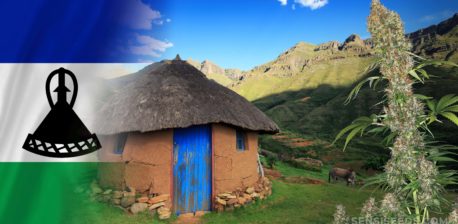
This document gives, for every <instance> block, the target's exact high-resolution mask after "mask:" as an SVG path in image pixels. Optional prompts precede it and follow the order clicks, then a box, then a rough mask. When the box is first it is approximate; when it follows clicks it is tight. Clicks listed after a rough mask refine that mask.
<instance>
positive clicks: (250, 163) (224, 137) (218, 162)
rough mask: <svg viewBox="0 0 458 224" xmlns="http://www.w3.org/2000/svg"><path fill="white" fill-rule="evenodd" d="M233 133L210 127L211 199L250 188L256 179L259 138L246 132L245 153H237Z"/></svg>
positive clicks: (227, 128)
mask: <svg viewBox="0 0 458 224" xmlns="http://www.w3.org/2000/svg"><path fill="white" fill-rule="evenodd" d="M235 132H236V131H235V129H234V128H232V127H229V126H226V125H222V124H213V125H212V135H213V136H212V150H213V178H214V179H213V195H217V194H220V193H224V192H232V191H235V190H236V189H237V188H243V187H248V186H253V185H254V184H255V183H256V181H257V180H258V178H259V174H258V167H257V159H258V157H257V150H258V135H257V133H256V132H247V138H246V146H247V149H246V150H245V151H237V149H236V134H235Z"/></svg>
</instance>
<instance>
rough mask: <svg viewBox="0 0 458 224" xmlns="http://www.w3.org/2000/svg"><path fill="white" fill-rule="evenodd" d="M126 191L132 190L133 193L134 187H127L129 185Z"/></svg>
mask: <svg viewBox="0 0 458 224" xmlns="http://www.w3.org/2000/svg"><path fill="white" fill-rule="evenodd" d="M127 191H128V192H133V193H135V192H136V191H135V188H134V187H129V186H128V187H127Z"/></svg>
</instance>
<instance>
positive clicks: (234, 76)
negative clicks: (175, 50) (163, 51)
mask: <svg viewBox="0 0 458 224" xmlns="http://www.w3.org/2000/svg"><path fill="white" fill-rule="evenodd" d="M186 61H187V62H188V63H189V64H191V65H192V66H194V67H195V68H197V69H199V70H200V71H201V72H202V73H204V74H205V75H206V76H207V77H208V78H209V79H213V80H215V81H216V82H218V83H220V84H221V85H223V86H228V85H230V84H232V83H233V82H234V81H236V80H240V78H241V77H243V75H244V72H243V71H241V70H240V69H230V68H229V69H224V68H222V67H220V66H218V65H217V64H215V63H213V62H212V61H210V60H204V61H203V62H199V61H196V60H194V59H192V58H189V59H188V60H186Z"/></svg>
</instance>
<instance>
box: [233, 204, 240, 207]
mask: <svg viewBox="0 0 458 224" xmlns="http://www.w3.org/2000/svg"><path fill="white" fill-rule="evenodd" d="M241 206H242V205H240V204H235V205H234V208H239V207H241Z"/></svg>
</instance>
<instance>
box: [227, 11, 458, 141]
mask: <svg viewBox="0 0 458 224" xmlns="http://www.w3.org/2000/svg"><path fill="white" fill-rule="evenodd" d="M457 27H458V14H455V15H454V16H453V17H451V18H450V19H447V20H445V21H443V22H441V23H439V24H437V25H434V26H430V27H428V28H425V29H421V30H418V31H416V32H413V33H410V34H407V35H406V36H407V37H408V38H409V39H410V40H411V41H412V47H413V48H412V49H413V51H414V52H415V53H417V54H420V55H422V56H425V57H428V58H434V59H441V60H444V59H446V60H450V61H454V62H458V56H457V53H456V52H457V48H458V32H457V31H458V28H457ZM375 60H376V58H375V57H374V54H373V49H372V43H371V40H370V39H367V40H363V39H361V38H360V37H359V36H358V35H355V34H352V35H351V36H349V37H348V38H347V39H346V40H345V41H344V42H343V43H340V42H338V41H330V42H326V43H323V44H319V45H313V44H308V43H304V42H299V43H297V44H296V45H294V46H293V47H291V48H290V49H288V50H286V51H285V52H284V53H282V54H280V55H279V56H278V57H277V58H276V59H274V60H272V61H270V62H267V63H265V64H263V65H259V66H256V67H254V68H253V69H252V70H250V71H248V72H246V73H245V74H244V76H243V78H242V79H241V80H239V81H235V82H234V83H232V84H231V86H230V88H232V89H233V90H234V91H236V92H238V93H239V94H241V95H242V96H244V97H246V98H247V99H249V100H251V101H253V102H254V103H255V104H256V105H257V106H258V107H259V108H260V109H261V110H263V111H264V112H266V114H267V115H269V116H270V117H271V118H272V119H274V120H275V121H276V122H277V123H278V124H279V125H280V127H281V128H282V130H283V131H291V132H294V133H300V134H306V135H312V136H319V137H320V136H322V137H326V138H329V139H330V138H333V137H334V136H335V134H336V133H337V131H338V130H340V129H341V128H343V127H344V126H346V125H348V124H349V123H350V122H351V121H352V120H353V119H355V118H356V117H358V116H362V115H370V114H371V113H377V112H378V111H380V109H381V108H380V106H378V107H374V106H373V105H374V104H376V103H378V102H379V101H380V100H381V98H382V94H383V92H381V89H379V90H377V91H374V90H371V89H368V88H364V89H362V90H361V92H360V94H359V96H358V98H357V99H356V100H355V101H354V102H352V103H350V104H349V105H344V104H343V102H344V101H345V99H346V97H347V95H348V93H349V92H350V90H351V88H352V87H353V86H354V85H355V83H356V82H357V81H359V80H361V79H363V78H364V77H366V76H368V75H376V73H378V71H371V73H372V74H368V70H369V68H370V67H371V65H372V64H373V63H374V62H375ZM427 70H428V71H429V72H430V73H431V74H433V75H436V76H440V77H439V78H435V79H432V80H431V81H429V82H428V83H427V84H426V85H424V86H423V85H417V86H415V87H416V91H417V92H419V93H424V94H426V95H428V96H434V97H436V98H437V97H440V96H443V95H446V94H449V93H454V94H457V95H458V69H456V68H448V67H445V68H434V67H430V68H428V69H427ZM457 131H458V130H457V129H456V128H455V127H454V126H453V125H450V124H448V123H446V125H445V126H444V127H442V128H440V130H439V132H440V133H439V134H438V135H437V136H439V137H440V136H443V137H444V138H449V139H451V138H450V134H447V133H456V132H457ZM452 138H453V137H452ZM454 141H455V142H456V141H457V140H454ZM457 143H458V142H457Z"/></svg>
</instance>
